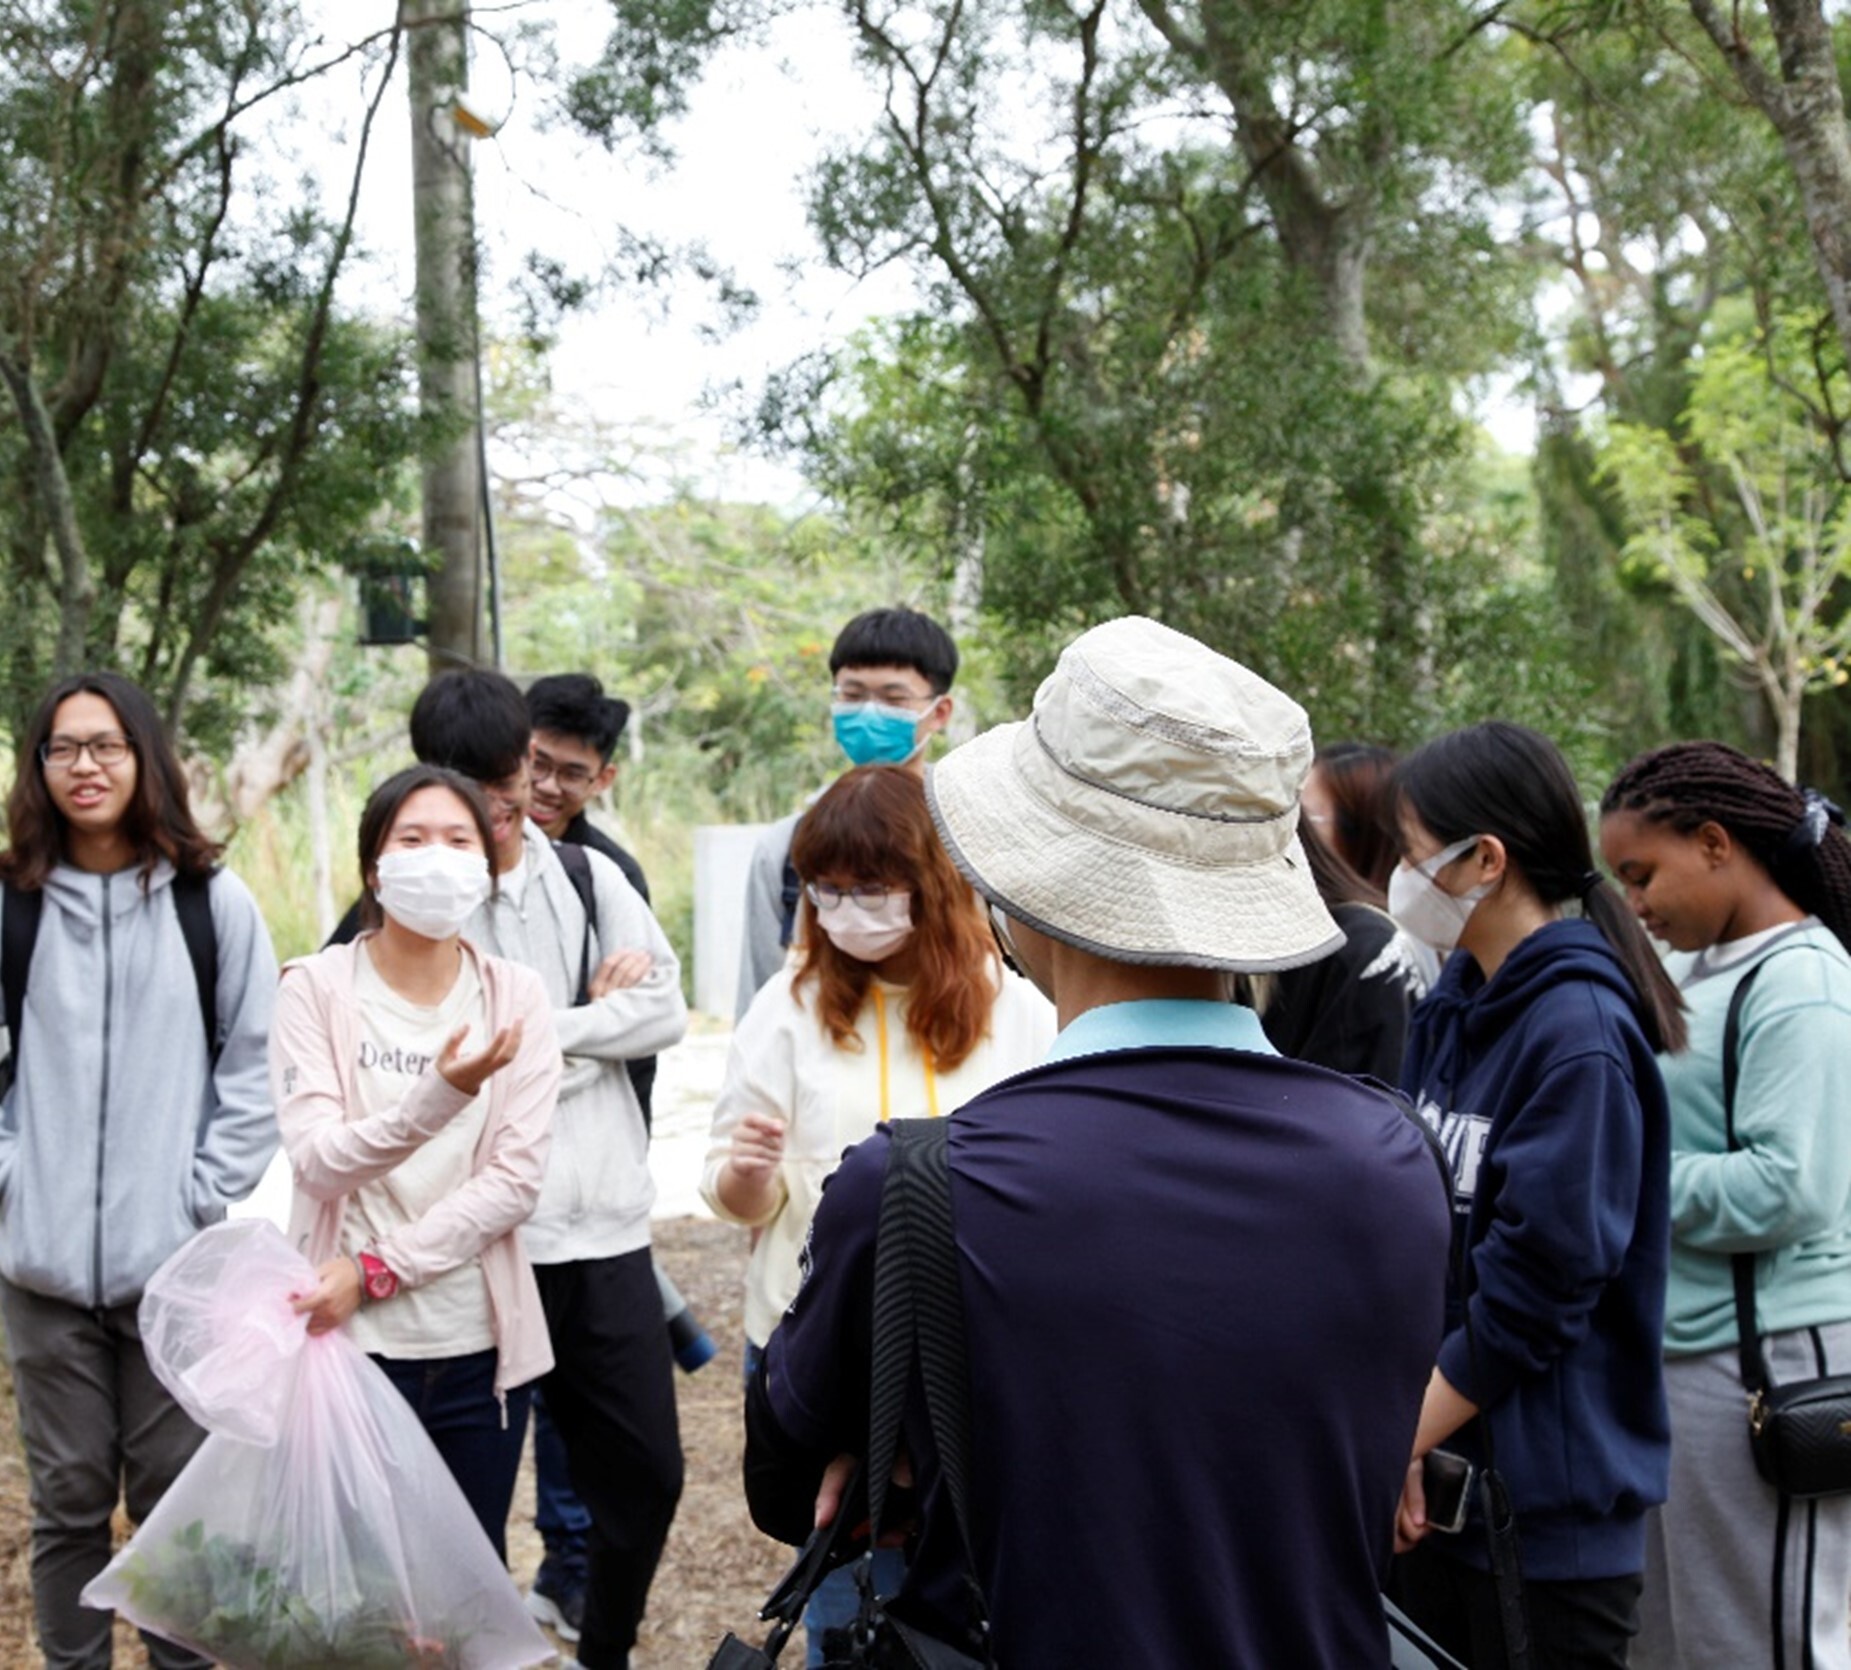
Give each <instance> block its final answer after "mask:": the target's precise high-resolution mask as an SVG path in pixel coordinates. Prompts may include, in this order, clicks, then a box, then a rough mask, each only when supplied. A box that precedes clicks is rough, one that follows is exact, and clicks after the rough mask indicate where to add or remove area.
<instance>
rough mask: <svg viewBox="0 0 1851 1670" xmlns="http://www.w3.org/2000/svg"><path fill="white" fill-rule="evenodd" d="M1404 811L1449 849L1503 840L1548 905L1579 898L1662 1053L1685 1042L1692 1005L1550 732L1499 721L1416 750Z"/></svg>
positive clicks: (1403, 773) (1401, 769) (1404, 784)
mask: <svg viewBox="0 0 1851 1670" xmlns="http://www.w3.org/2000/svg"><path fill="white" fill-rule="evenodd" d="M1394 792H1395V797H1396V801H1397V803H1398V804H1399V805H1402V806H1405V807H1406V808H1407V809H1408V810H1410V811H1412V812H1413V814H1414V815H1415V817H1417V818H1419V819H1420V821H1421V824H1422V825H1423V826H1424V827H1425V828H1426V830H1427V832H1428V833H1429V834H1430V835H1432V836H1433V837H1434V839H1435V840H1437V841H1438V842H1440V844H1441V845H1442V846H1450V845H1452V843H1453V842H1455V841H1463V840H1467V839H1469V838H1470V837H1471V836H1473V835H1495V836H1497V838H1498V839H1499V840H1500V841H1502V842H1503V843H1504V850H1505V851H1506V853H1508V855H1509V858H1510V863H1511V864H1512V865H1513V866H1514V867H1515V868H1516V869H1517V870H1518V871H1519V872H1520V873H1521V875H1522V877H1523V879H1524V881H1525V882H1526V883H1528V885H1529V887H1530V889H1531V891H1532V892H1534V893H1535V895H1536V896H1537V898H1538V899H1540V900H1541V901H1542V902H1543V903H1544V904H1545V905H1560V904H1566V903H1567V902H1568V901H1569V900H1571V899H1579V900H1580V901H1581V908H1582V909H1583V911H1584V912H1585V913H1586V915H1587V918H1588V920H1589V921H1590V922H1592V923H1593V924H1594V926H1595V927H1597V928H1598V929H1599V930H1600V932H1601V936H1602V937H1603V938H1604V939H1605V940H1606V941H1607V943H1608V944H1609V945H1610V946H1612V947H1613V951H1614V955H1615V956H1617V957H1618V958H1619V960H1620V965H1621V967H1623V968H1624V969H1625V970H1626V975H1627V978H1628V979H1629V980H1630V981H1631V982H1632V987H1633V990H1634V992H1635V993H1637V995H1638V999H1639V1009H1640V1013H1641V1016H1642V1018H1643V1021H1644V1024H1645V1032H1646V1037H1647V1039H1648V1041H1649V1042H1650V1043H1651V1046H1652V1048H1653V1049H1655V1050H1680V1049H1682V1048H1683V1047H1684V1043H1685V1036H1686V1035H1685V1029H1684V1000H1683V999H1682V998H1681V997H1680V996H1679V995H1678V991H1677V987H1676V986H1674V985H1673V984H1672V983H1671V978H1670V976H1669V975H1667V974H1666V973H1665V970H1664V965H1663V964H1662V963H1661V962H1660V961H1659V960H1658V957H1657V955H1656V954H1655V953H1654V952H1653V950H1652V947H1651V944H1650V942H1649V941H1648V940H1647V939H1646V937H1645V931H1644V929H1642V928H1641V927H1640V926H1639V924H1638V922H1637V921H1636V920H1635V919H1634V917H1633V914H1632V912H1631V911H1630V910H1628V909H1627V907H1626V902H1625V900H1623V899H1622V898H1621V897H1620V895H1619V894H1618V893H1617V892H1615V890H1614V889H1613V888H1612V887H1610V886H1609V885H1608V884H1607V883H1606V882H1605V881H1604V880H1603V879H1602V878H1601V876H1600V873H1599V872H1598V871H1597V870H1596V869H1595V868H1594V848H1593V842H1592V840H1591V838H1590V836H1589V833H1588V823H1587V815H1586V813H1585V812H1584V810H1583V809H1582V803H1581V790H1580V788H1579V787H1578V786H1577V784H1576V783H1575V777H1574V773H1573V772H1572V771H1570V770H1569V769H1568V761H1567V760H1565V759H1564V758H1563V757H1562V751H1561V750H1560V749H1559V748H1557V747H1556V745H1555V744H1554V743H1553V742H1551V741H1550V740H1549V739H1548V738H1547V737H1546V736H1542V735H1540V734H1538V733H1537V732H1535V731H1532V730H1529V729H1527V728H1526V727H1525V726H1522V725H1512V724H1510V723H1508V722H1507V721H1505V720H1501V719H1492V720H1488V721H1486V722H1485V723H1484V724H1480V725H1468V726H1466V728H1465V729H1464V730H1459V731H1453V732H1451V733H1450V734H1449V735H1446V736H1442V737H1438V738H1436V739H1435V740H1434V741H1432V742H1429V743H1427V744H1425V745H1424V746H1423V747H1420V748H1417V749H1416V750H1415V751H1414V752H1413V753H1412V754H1410V755H1408V757H1407V758H1406V759H1405V760H1403V761H1402V762H1401V764H1400V765H1399V766H1397V767H1396V768H1395V779H1394Z"/></svg>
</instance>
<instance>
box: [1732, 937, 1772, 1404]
mask: <svg viewBox="0 0 1851 1670" xmlns="http://www.w3.org/2000/svg"><path fill="white" fill-rule="evenodd" d="M1766 967H1767V958H1765V957H1763V958H1762V959H1761V961H1760V962H1758V963H1756V964H1755V966H1754V967H1753V968H1751V969H1750V970H1749V971H1748V972H1747V973H1746V974H1744V975H1743V976H1742V977H1741V979H1739V980H1738V981H1736V983H1735V990H1734V991H1732V992H1731V993H1730V994H1729V1015H1728V1018H1727V1019H1726V1020H1725V1021H1724V1022H1723V1025H1722V1118H1723V1130H1724V1132H1725V1134H1726V1135H1727V1137H1728V1141H1729V1152H1730V1153H1731V1154H1735V1153H1739V1152H1740V1151H1741V1147H1742V1145H1741V1142H1740V1141H1739V1140H1738V1139H1737V1137H1736V1134H1735V1087H1736V1083H1737V1081H1738V1080H1739V1079H1740V1078H1741V1075H1742V1010H1743V1009H1744V1008H1745V1007H1746V1005H1747V1003H1748V993H1749V989H1750V988H1751V987H1752V986H1753V985H1754V983H1755V976H1756V975H1758V974H1759V973H1760V972H1761V970H1762V969H1764V968H1766ZM1729 1274H1730V1276H1731V1277H1732V1278H1733V1279H1734V1282H1735V1331H1736V1356H1737V1360H1738V1361H1739V1363H1740V1365H1741V1375H1742V1386H1743V1389H1744V1390H1746V1391H1747V1392H1749V1393H1750V1394H1751V1395H1752V1394H1753V1393H1757V1392H1763V1391H1766V1390H1767V1386H1768V1370H1767V1359H1766V1358H1765V1357H1763V1356H1762V1355H1761V1330H1760V1326H1759V1324H1758V1323H1757V1322H1756V1320H1755V1255H1754V1254H1753V1253H1732V1254H1731V1255H1730V1258H1729Z"/></svg>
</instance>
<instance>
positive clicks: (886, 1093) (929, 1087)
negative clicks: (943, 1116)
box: [874, 983, 938, 1125]
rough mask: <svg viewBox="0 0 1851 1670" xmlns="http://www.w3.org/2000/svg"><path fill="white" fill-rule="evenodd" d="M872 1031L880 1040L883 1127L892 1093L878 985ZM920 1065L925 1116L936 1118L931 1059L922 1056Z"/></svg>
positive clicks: (884, 996) (884, 1003) (884, 1001)
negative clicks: (923, 1075) (924, 1097)
mask: <svg viewBox="0 0 1851 1670" xmlns="http://www.w3.org/2000/svg"><path fill="white" fill-rule="evenodd" d="M874 1030H875V1035H876V1036H877V1037H878V1038H879V1039H880V1052H881V1123H882V1124H883V1125H885V1124H886V1123H887V1121H888V1120H889V1119H891V1118H892V1117H893V1092H892V1089H891V1087H890V1086H889V1085H888V1082H887V1060H888V1057H887V994H886V993H885V992H884V991H882V990H881V988H880V986H879V984H878V983H876V984H875V986H874ZM920 1065H921V1066H922V1067H923V1068H924V1069H925V1093H926V1115H927V1117H928V1118H931V1119H936V1118H938V1075H937V1074H936V1073H934V1072H933V1071H932V1057H931V1056H930V1055H929V1054H927V1055H924V1056H923V1057H922V1059H921V1061H920Z"/></svg>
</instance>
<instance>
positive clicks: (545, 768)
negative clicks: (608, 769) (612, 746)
mask: <svg viewBox="0 0 1851 1670" xmlns="http://www.w3.org/2000/svg"><path fill="white" fill-rule="evenodd" d="M532 770H533V780H534V781H535V782H536V783H544V782H545V781H546V780H547V778H549V777H550V778H552V780H553V781H554V782H555V783H557V784H558V785H559V786H560V787H561V788H562V789H565V790H566V791H567V792H568V793H571V794H582V793H583V792H584V791H585V790H586V789H588V788H590V787H591V780H592V778H594V777H595V776H597V773H596V772H595V771H590V770H588V769H587V768H586V767H584V766H583V765H580V764H578V763H577V762H576V761H575V762H573V763H572V764H571V765H561V764H560V763H559V762H558V761H557V760H555V759H554V758H552V756H551V755H549V754H540V753H536V754H535V755H534V756H533V761H532Z"/></svg>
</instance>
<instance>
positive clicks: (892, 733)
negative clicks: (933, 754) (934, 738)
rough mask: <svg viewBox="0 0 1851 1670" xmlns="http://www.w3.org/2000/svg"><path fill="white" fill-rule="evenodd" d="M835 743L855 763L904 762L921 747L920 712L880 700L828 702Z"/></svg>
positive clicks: (891, 763)
mask: <svg viewBox="0 0 1851 1670" xmlns="http://www.w3.org/2000/svg"><path fill="white" fill-rule="evenodd" d="M829 714H830V719H831V722H832V723H833V724H834V726H835V733H836V742H837V743H838V744H839V745H840V746H841V749H842V752H843V753H845V754H846V755H848V757H849V759H850V760H852V761H853V762H854V763H855V764H856V765H904V764H906V762H907V761H908V760H910V759H911V758H912V757H913V756H914V755H915V754H916V753H918V752H919V750H920V749H921V748H923V747H924V746H925V744H924V743H923V742H921V741H920V740H919V737H918V731H919V721H920V720H921V719H922V718H923V717H924V715H923V714H919V713H914V712H912V711H911V710H910V709H908V708H903V707H888V706H887V705H886V704H885V703H883V702H831V703H830V704H829Z"/></svg>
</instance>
